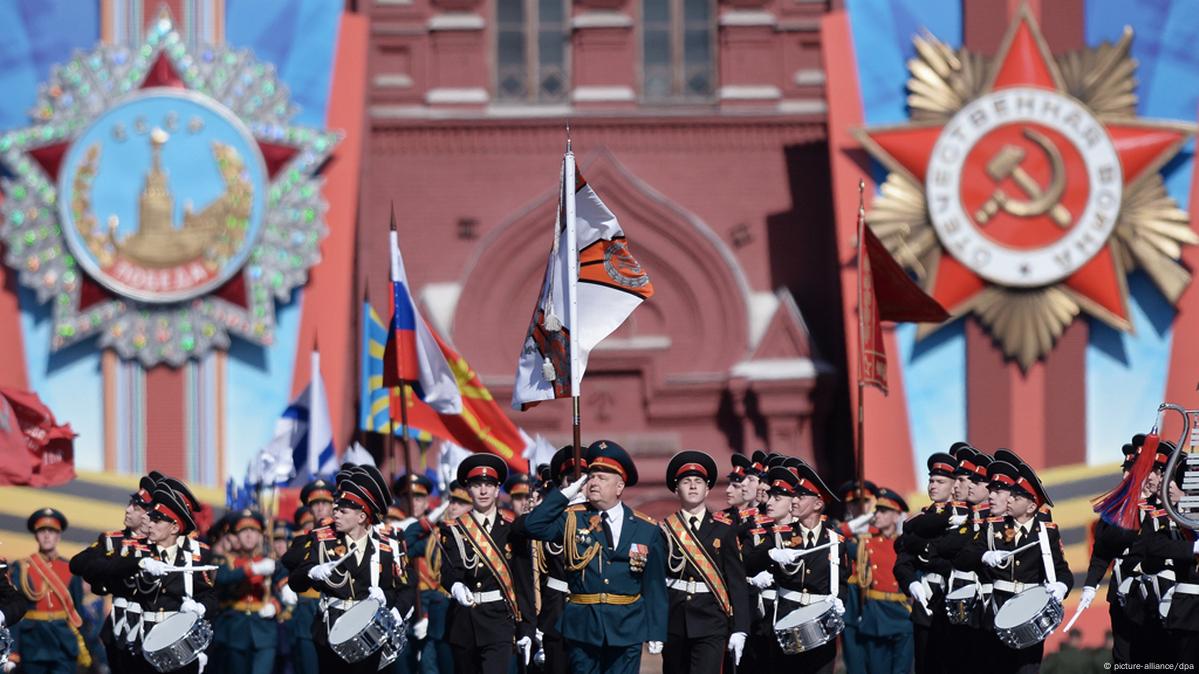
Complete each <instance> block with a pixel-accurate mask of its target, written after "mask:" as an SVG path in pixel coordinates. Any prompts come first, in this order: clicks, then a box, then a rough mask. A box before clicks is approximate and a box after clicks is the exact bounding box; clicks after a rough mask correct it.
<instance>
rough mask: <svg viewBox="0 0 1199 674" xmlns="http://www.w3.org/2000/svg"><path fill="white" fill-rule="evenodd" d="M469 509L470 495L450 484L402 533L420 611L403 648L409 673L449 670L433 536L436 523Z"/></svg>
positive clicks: (444, 602) (445, 600) (444, 600)
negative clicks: (414, 576) (413, 568)
mask: <svg viewBox="0 0 1199 674" xmlns="http://www.w3.org/2000/svg"><path fill="white" fill-rule="evenodd" d="M430 486H431V484H430ZM470 506H471V500H470V493H469V492H467V491H466V489H464V488H462V487H461V486H460V485H459V484H458V483H457V482H456V481H455V482H451V483H450V485H449V488H448V493H447V494H446V495H445V497H444V498H443V499H442V502H441V505H439V506H437V507H436V508H433V509H432V510H431V511H428V512H427V513H425V514H424V515H422V516H421V517H420V518H419V519H418V520H417V521H415V522H413V523H412V524H410V525H408V528H407V530H405V532H404V540H405V541H406V543H407V545H408V552H409V554H410V555H411V557H412V559H413V562H414V564H415V566H416V571H417V576H418V578H419V583H420V586H419V587H420V604H421V610H422V611H423V612H424V615H423V616H422V617H421V618H420V619H419V620H417V621H415V623H414V625H413V635H412V636H413V639H412V645H411V647H410V648H408V649H407V651H408V652H407V656H408V661H407V669H408V671H410V672H417V671H419V672H422V673H424V674H438V672H442V673H445V674H448V673H449V672H451V671H453V668H454V660H453V654H452V652H451V651H450V646H449V644H447V643H446V642H445V630H446V613H447V611H448V609H449V595H448V593H447V592H446V591H445V590H444V589H442V587H441V566H442V559H443V557H444V553H443V551H442V548H441V537H440V536H439V535H437V523H438V522H440V521H442V520H443V519H444V520H446V521H449V520H452V519H455V518H457V517H460V516H461V515H464V514H466V513H467V512H469V510H470Z"/></svg>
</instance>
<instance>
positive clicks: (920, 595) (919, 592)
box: [908, 580, 933, 615]
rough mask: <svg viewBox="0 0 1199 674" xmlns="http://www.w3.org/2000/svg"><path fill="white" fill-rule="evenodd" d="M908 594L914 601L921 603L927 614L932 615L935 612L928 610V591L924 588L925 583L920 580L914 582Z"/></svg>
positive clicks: (909, 587)
mask: <svg viewBox="0 0 1199 674" xmlns="http://www.w3.org/2000/svg"><path fill="white" fill-rule="evenodd" d="M908 594H910V595H912V599H915V600H916V601H918V602H920V605H921V606H923V607H924V612H925V613H927V614H929V615H932V613H933V612H932V611H930V610H928V589H927V588H925V587H924V583H921V582H920V581H918V580H914V581H912V584H911V585H908Z"/></svg>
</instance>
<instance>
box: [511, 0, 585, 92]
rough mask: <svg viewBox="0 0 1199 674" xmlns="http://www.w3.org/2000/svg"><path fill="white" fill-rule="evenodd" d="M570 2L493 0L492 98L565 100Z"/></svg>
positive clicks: (559, 0) (562, 0)
mask: <svg viewBox="0 0 1199 674" xmlns="http://www.w3.org/2000/svg"><path fill="white" fill-rule="evenodd" d="M568 1H569V0H496V3H497V8H496V19H497V20H496V98H498V99H499V100H502V101H526V102H543V103H550V102H557V101H563V100H566V95H567V93H568V91H569V87H568V80H567V63H566V45H567V43H568V41H569V39H570V31H569V24H568V15H567V7H568V5H567V2H568Z"/></svg>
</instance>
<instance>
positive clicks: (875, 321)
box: [858, 246, 887, 395]
mask: <svg viewBox="0 0 1199 674" xmlns="http://www.w3.org/2000/svg"><path fill="white" fill-rule="evenodd" d="M862 248H863V250H862V253H866V252H867V251H866V250H865V248H866V246H863V247H862ZM858 265H859V267H858V275H859V278H858V283H859V284H861V298H860V299H861V302H860V306H859V309H858V310H859V311H861V312H862V315H861V316H860V317H859V319H858V321H859V322H858V327H859V329H860V330H861V333H862V334H861V335H859V339H858V343H859V344H860V345H861V349H862V353H861V355H860V357H859V360H858V362H860V363H861V367H862V370H861V372H859V373H858V377H859V381H860V382H861V384H862V385H863V386H875V387H877V388H878V389H879V390H881V391H882V392H883V394H884V395H885V394H886V393H887V351H886V346H885V345H884V343H883V330H882V325H881V323H880V321H879V315H878V298H877V297H876V296H875V293H874V276H873V274H872V273H871V267H870V255H869V254H861V253H859V255H858Z"/></svg>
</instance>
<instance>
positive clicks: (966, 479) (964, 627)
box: [927, 446, 991, 662]
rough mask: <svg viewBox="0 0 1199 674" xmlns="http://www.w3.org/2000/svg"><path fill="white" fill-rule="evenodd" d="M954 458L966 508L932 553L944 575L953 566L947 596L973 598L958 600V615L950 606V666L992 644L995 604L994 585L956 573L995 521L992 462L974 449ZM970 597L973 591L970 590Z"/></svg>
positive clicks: (956, 496)
mask: <svg viewBox="0 0 1199 674" xmlns="http://www.w3.org/2000/svg"><path fill="white" fill-rule="evenodd" d="M954 459H955V461H956V462H957V468H956V469H955V470H954V483H953V492H952V493H953V502H955V503H965V504H966V506H967V507H968V511H967V509H954V511H953V514H951V515H949V517H948V522H947V525H946V531H945V533H944V534H943V535H941V536H938V537H937V538H936V539H935V540H933V541H932V542H931V543H930V545H929V547H928V548H927V549H928V551H929V552H930V554H932V555H933V556H934V559H937V560H941V561H939V562H937V564H938V565H939V568H941V569H942V570H944V569H945V568H946V567H945V566H944V565H945V564H946V563H947V564H948V567H947V569H948V577H947V578H946V581H945V585H946V589H945V594H946V596H948V595H949V594H951V593H954V592H957V591H958V590H962V588H973V592H972V593H970V594H971V595H972V597H973V598H972V599H967V600H965V601H960V600H957V601H955V604H954V611H952V612H951V611H950V610H949V607H948V605H947V607H946V620H947V621H948V623H949V624H948V626H947V628H946V629H947V632H946V634H947V644H946V648H947V649H948V659H949V661H951V662H964V661H969V660H970V659H971V658H973V657H974V655H975V654H977V653H978V652H980V649H982V648H985V647H986V646H987V645H988V644H989V643H990V635H989V634H988V629H987V626H986V625H985V624H984V622H983V620H984V615H983V607H984V606H985V605H986V604H987V603H988V602H989V601H990V599H991V586H990V584H983V583H982V582H980V581H979V578H978V574H977V573H976V572H974V571H971V570H967V569H961V568H955V567H954V566H953V560H954V559H956V558H957V555H958V554H959V553H960V552H961V551H962V549H963V548H965V547H966V546H967V545H969V544H970V542H971V541H973V540H974V537H975V536H976V535H977V534H978V533H979V532H980V531H982V529H984V528H985V527H986V526H987V519H988V518H989V517H990V489H989V488H988V485H989V484H990V465H991V457H989V456H987V455H986V454H983V453H982V452H980V451H978V450H976V449H974V448H973V447H969V446H959V447H958V449H957V451H956V453H955V454H954ZM967 592H969V590H967Z"/></svg>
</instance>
